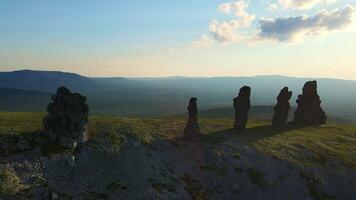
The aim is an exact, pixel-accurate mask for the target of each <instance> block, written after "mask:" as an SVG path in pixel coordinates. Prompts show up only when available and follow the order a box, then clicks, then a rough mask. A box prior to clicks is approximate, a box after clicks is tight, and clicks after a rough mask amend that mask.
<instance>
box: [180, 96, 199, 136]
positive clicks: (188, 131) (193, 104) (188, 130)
mask: <svg viewBox="0 0 356 200" xmlns="http://www.w3.org/2000/svg"><path fill="white" fill-rule="evenodd" d="M187 110H188V120H187V123H186V125H185V129H184V137H185V138H188V139H189V138H193V137H195V136H197V135H199V134H200V131H199V126H198V117H197V116H198V108H197V98H195V97H192V98H190V100H189V105H188V107H187Z"/></svg>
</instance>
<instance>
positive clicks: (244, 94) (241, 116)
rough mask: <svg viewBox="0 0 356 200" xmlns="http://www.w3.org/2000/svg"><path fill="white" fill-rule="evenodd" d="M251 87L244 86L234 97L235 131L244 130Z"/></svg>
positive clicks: (249, 104)
mask: <svg viewBox="0 0 356 200" xmlns="http://www.w3.org/2000/svg"><path fill="white" fill-rule="evenodd" d="M250 96H251V88H250V87H248V86H244V87H242V88H241V89H240V92H239V95H238V96H237V97H236V98H234V108H235V123H234V128H235V130H236V131H237V132H241V131H244V130H245V128H246V124H247V120H248V112H249V110H250V109H251V103H250Z"/></svg>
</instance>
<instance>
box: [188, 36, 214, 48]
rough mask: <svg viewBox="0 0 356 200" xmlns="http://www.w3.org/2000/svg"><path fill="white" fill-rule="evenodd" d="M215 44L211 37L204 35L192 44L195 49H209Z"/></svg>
mask: <svg viewBox="0 0 356 200" xmlns="http://www.w3.org/2000/svg"><path fill="white" fill-rule="evenodd" d="M212 42H213V39H212V38H210V37H209V36H206V35H202V36H201V38H200V39H199V40H198V41H195V42H193V43H192V47H193V48H204V47H208V46H209V45H210V44H211V43H212Z"/></svg>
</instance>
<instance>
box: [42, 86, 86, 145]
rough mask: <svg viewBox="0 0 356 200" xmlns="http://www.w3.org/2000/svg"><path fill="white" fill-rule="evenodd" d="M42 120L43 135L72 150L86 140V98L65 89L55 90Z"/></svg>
mask: <svg viewBox="0 0 356 200" xmlns="http://www.w3.org/2000/svg"><path fill="white" fill-rule="evenodd" d="M52 101H53V102H52V103H50V104H49V105H48V107H47V111H48V114H47V115H46V116H45V117H44V119H43V126H44V133H45V134H46V136H48V137H49V138H50V140H51V141H52V142H55V143H58V144H60V145H63V146H64V147H68V148H74V147H76V146H77V145H78V144H82V143H84V142H86V141H87V140H88V125H87V124H88V116H89V108H88V105H87V104H86V97H84V96H82V95H80V94H78V93H72V92H70V91H69V90H68V89H67V88H65V87H60V88H58V89H57V93H56V94H55V95H53V96H52Z"/></svg>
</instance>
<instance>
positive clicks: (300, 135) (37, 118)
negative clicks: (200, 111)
mask: <svg viewBox="0 0 356 200" xmlns="http://www.w3.org/2000/svg"><path fill="white" fill-rule="evenodd" d="M43 116H44V113H21V112H19V113H14V112H0V121H1V124H0V134H20V133H30V132H34V131H38V130H40V129H41V124H42V117H43ZM232 123H233V121H232V120H229V119H199V124H200V128H201V132H202V133H203V134H204V135H203V138H202V141H203V142H204V143H207V144H208V143H221V142H228V141H239V142H241V144H242V145H248V146H252V147H254V148H255V149H257V150H258V151H259V152H262V153H265V154H268V155H271V156H274V157H276V158H279V159H283V160H287V161H290V162H292V163H295V164H298V165H303V166H313V165H320V166H325V165H327V164H329V163H330V162H340V163H342V164H344V165H346V166H348V167H351V168H356V159H354V158H355V157H356V126H351V125H338V124H328V125H325V126H317V127H294V126H291V125H290V126H287V127H284V128H274V127H272V126H270V125H269V124H270V122H269V121H263V120H250V121H249V123H248V125H247V131H246V133H243V134H235V133H234V131H233V130H232V129H231V127H232ZM184 126H185V119H172V118H170V119H136V118H119V117H110V116H105V117H102V116H93V117H91V118H90V124H89V130H90V135H91V137H92V138H94V140H93V141H94V142H93V144H94V145H97V146H105V147H108V148H110V149H111V150H113V151H116V150H117V149H118V148H119V147H120V145H121V144H123V143H124V142H125V138H126V137H134V138H136V139H138V140H139V141H141V142H142V143H143V144H149V143H150V142H151V141H152V140H153V139H154V138H155V137H160V138H165V139H174V138H177V137H178V138H179V137H181V136H182V133H183V129H184ZM103 136H105V137H103ZM123 136H124V137H123ZM0 142H1V141H0ZM108 143H109V144H110V145H107V144H108ZM234 157H236V158H237V159H238V157H239V156H238V154H236V155H234Z"/></svg>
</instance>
